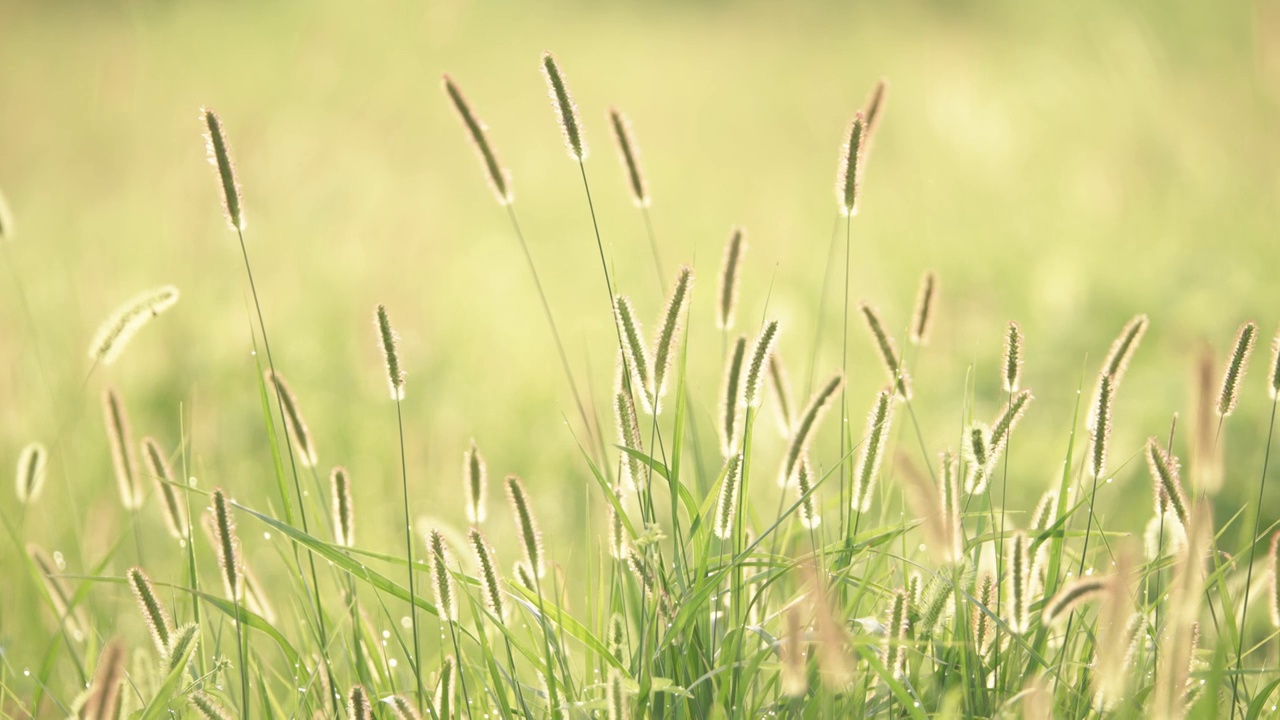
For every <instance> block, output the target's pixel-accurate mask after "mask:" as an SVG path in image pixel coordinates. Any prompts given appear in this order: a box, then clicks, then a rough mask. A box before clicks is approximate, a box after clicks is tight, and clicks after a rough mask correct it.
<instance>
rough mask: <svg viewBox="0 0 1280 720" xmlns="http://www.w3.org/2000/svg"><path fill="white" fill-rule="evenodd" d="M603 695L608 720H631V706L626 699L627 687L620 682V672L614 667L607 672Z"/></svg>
mask: <svg viewBox="0 0 1280 720" xmlns="http://www.w3.org/2000/svg"><path fill="white" fill-rule="evenodd" d="M604 695H605V708H606V710H607V717H608V718H609V720H631V705H630V702H629V700H628V698H627V687H626V685H625V684H624V683H623V682H622V670H620V669H618V668H616V667H615V668H611V669H610V670H609V681H608V682H607V683H606V684H605V688H604Z"/></svg>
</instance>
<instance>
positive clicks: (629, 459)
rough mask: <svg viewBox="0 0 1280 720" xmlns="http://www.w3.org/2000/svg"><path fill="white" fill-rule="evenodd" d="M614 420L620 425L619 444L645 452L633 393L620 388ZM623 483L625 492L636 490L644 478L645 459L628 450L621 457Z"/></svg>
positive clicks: (615, 396) (616, 398) (616, 395)
mask: <svg viewBox="0 0 1280 720" xmlns="http://www.w3.org/2000/svg"><path fill="white" fill-rule="evenodd" d="M613 414H614V420H615V422H616V424H617V426H618V444H619V445H622V446H623V447H626V448H630V449H632V450H635V451H636V452H644V441H643V439H642V437H641V435H640V420H639V418H637V417H636V406H635V403H633V402H632V401H631V394H630V393H628V392H626V391H625V390H619V391H618V392H617V394H615V395H614V397H613ZM620 465H621V471H620V473H619V474H620V475H621V483H622V487H623V490H624V491H625V492H634V490H635V488H636V487H638V486H639V484H640V482H641V481H643V480H644V476H645V470H644V468H645V465H644V461H643V460H641V459H640V458H638V457H636V456H635V455H632V454H631V453H628V452H623V453H622V457H621V458H620Z"/></svg>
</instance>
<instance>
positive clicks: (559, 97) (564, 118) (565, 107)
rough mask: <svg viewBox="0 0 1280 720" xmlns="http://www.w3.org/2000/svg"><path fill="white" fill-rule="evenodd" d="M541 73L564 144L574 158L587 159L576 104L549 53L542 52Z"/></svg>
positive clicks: (554, 60) (580, 160) (558, 67)
mask: <svg viewBox="0 0 1280 720" xmlns="http://www.w3.org/2000/svg"><path fill="white" fill-rule="evenodd" d="M542 73H543V75H544V76H545V77H546V79H547V90H548V91H549V92H550V94H551V104H552V107H553V108H554V109H555V111H556V115H557V117H559V119H560V129H561V130H562V131H564V142H565V146H566V147H568V149H569V155H570V157H572V158H573V159H574V160H577V161H578V162H582V161H583V160H586V159H587V146H586V143H585V142H583V140H582V130H581V129H580V128H579V126H578V106H577V105H576V104H574V102H573V98H572V97H571V96H570V95H569V88H567V87H566V86H565V83H564V76H563V75H562V74H561V73H560V66H559V65H557V64H556V59H555V56H553V55H552V54H551V53H549V52H548V53H543V54H542Z"/></svg>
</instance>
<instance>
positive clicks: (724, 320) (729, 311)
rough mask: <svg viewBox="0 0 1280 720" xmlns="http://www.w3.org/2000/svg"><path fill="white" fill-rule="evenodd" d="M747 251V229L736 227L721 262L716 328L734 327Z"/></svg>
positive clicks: (726, 328) (726, 245) (728, 328)
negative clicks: (743, 264)
mask: <svg viewBox="0 0 1280 720" xmlns="http://www.w3.org/2000/svg"><path fill="white" fill-rule="evenodd" d="M746 252H747V231H746V230H744V229H742V228H740V227H735V228H734V229H733V233H732V234H731V235H730V236H729V242H728V243H726V244H725V246H724V260H723V261H721V263H720V288H719V289H720V292H719V298H720V303H719V305H718V306H717V308H716V328H717V329H719V330H725V331H728V330H730V329H732V328H733V320H734V314H735V311H736V310H737V308H738V284H739V280H740V278H741V268H742V256H743V255H744V254H746Z"/></svg>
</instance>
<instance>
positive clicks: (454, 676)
mask: <svg viewBox="0 0 1280 720" xmlns="http://www.w3.org/2000/svg"><path fill="white" fill-rule="evenodd" d="M457 696H458V661H457V660H455V659H454V657H453V656H452V655H445V656H444V662H442V663H441V664H440V678H439V680H438V681H437V682H436V692H435V697H434V698H433V702H432V705H433V707H435V710H436V716H437V717H439V718H441V719H442V720H443V719H445V718H452V717H454V716H455V715H457V711H456V709H455V708H454V705H453V703H454V698H456V697H457Z"/></svg>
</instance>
